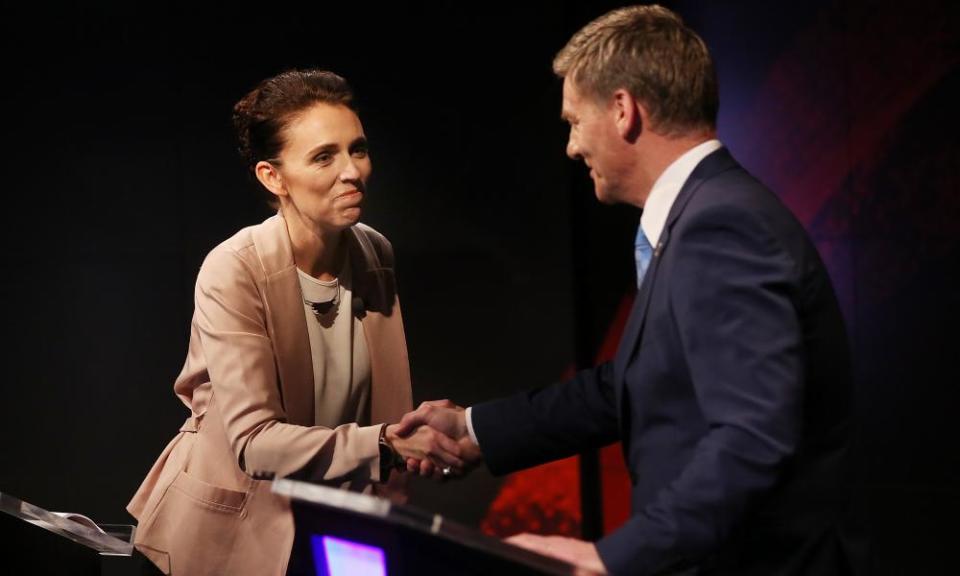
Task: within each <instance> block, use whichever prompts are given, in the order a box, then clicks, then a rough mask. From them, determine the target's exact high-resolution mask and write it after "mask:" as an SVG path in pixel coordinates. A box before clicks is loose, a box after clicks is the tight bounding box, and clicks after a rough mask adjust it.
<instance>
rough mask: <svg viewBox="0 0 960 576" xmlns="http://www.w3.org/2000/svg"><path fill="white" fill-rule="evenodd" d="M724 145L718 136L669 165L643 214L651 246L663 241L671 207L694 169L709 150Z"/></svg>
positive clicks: (641, 217) (645, 233) (654, 185)
mask: <svg viewBox="0 0 960 576" xmlns="http://www.w3.org/2000/svg"><path fill="white" fill-rule="evenodd" d="M722 147H723V144H721V143H720V141H719V140H716V139H711V140H707V141H706V142H701V143H700V144H697V145H696V146H694V147H693V148H691V149H689V150H687V151H686V152H684V153H683V154H682V155H681V156H680V157H679V158H677V159H676V160H674V161H673V163H672V164H670V165H669V166H667V169H666V170H664V171H663V173H662V174H660V177H659V178H657V181H656V182H654V183H653V188H651V189H650V195H649V196H647V202H646V203H645V204H644V206H643V214H642V215H641V216H640V228H642V229H643V233H644V235H645V236H646V237H647V240H649V241H650V245H651V246H656V245H657V242H658V241H659V240H660V233H661V232H663V227H664V226H665V225H666V223H667V216H668V215H669V214H670V208H672V207H673V202H674V201H675V200H676V199H677V195H679V194H680V189H681V188H683V185H684V183H685V182H686V181H687V178H689V177H690V174H691V173H692V172H693V169H694V168H696V167H697V164H699V163H700V161H701V160H703V159H704V158H706V157H707V156H708V155H710V153H712V152H714V151H716V150H719V149H720V148H722Z"/></svg>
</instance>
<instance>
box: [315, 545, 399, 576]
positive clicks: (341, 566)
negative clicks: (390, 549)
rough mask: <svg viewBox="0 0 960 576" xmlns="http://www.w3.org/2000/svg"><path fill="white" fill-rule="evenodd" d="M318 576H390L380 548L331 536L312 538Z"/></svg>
mask: <svg viewBox="0 0 960 576" xmlns="http://www.w3.org/2000/svg"><path fill="white" fill-rule="evenodd" d="M310 543H311V546H312V547H313V561H314V565H315V568H316V573H317V575H318V576H321V575H326V576H387V561H386V557H385V555H384V553H383V550H382V549H381V548H378V547H376V546H370V545H369V544H361V543H359V542H353V541H351V540H343V539H341V538H334V537H332V536H311V537H310Z"/></svg>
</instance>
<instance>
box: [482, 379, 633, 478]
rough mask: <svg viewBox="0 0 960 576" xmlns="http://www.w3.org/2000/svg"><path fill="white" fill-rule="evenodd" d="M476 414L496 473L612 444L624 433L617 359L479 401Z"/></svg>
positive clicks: (486, 456) (486, 457)
mask: <svg viewBox="0 0 960 576" xmlns="http://www.w3.org/2000/svg"><path fill="white" fill-rule="evenodd" d="M470 415H471V423H472V424H473V430H474V433H475V434H476V435H477V441H478V442H479V443H480V450H481V451H482V452H483V455H484V461H485V462H486V464H487V467H488V468H489V469H490V471H491V472H493V473H494V474H506V473H509V472H513V471H514V470H519V469H522V468H527V467H529V466H535V465H537V464H542V463H544V462H549V461H551V460H556V459H557V458H564V457H567V456H571V455H573V454H576V453H578V452H582V451H583V450H585V449H587V448H596V447H597V446H602V445H605V444H610V443H611V442H614V441H616V440H617V439H618V438H619V430H618V419H617V414H616V397H615V394H614V388H613V363H612V362H607V363H605V364H602V365H600V366H598V367H596V368H591V369H587V370H582V371H580V372H579V373H577V374H576V376H574V378H572V379H570V380H568V381H565V382H560V383H557V384H554V385H552V386H547V387H545V388H538V389H534V390H529V391H525V392H521V393H519V394H515V395H513V396H509V397H507V398H503V399H499V400H491V401H489V402H484V403H481V404H476V405H474V406H473V408H472V409H471V414H470Z"/></svg>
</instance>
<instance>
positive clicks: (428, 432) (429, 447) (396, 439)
mask: <svg viewBox="0 0 960 576" xmlns="http://www.w3.org/2000/svg"><path fill="white" fill-rule="evenodd" d="M398 428H399V424H390V425H389V426H387V430H386V440H387V442H388V443H389V444H390V446H392V447H393V449H394V450H395V451H396V452H397V453H398V454H399V455H400V456H402V457H403V458H404V459H406V460H407V461H408V462H409V461H410V460H416V461H419V462H430V463H432V464H433V466H434V468H435V469H436V470H437V471H439V470H441V469H443V468H446V467H449V468H450V471H451V474H456V475H459V474H461V473H462V471H463V467H464V463H463V460H462V459H461V458H460V451H461V447H460V445H459V444H458V443H457V442H456V441H454V440H451V439H450V438H449V437H447V436H446V435H445V434H443V433H441V432H437V431H436V430H434V429H433V428H431V427H429V426H420V427H419V428H417V429H416V430H414V431H413V433H411V434H409V435H407V436H406V437H401V436H399V435H398V434H397V430H398Z"/></svg>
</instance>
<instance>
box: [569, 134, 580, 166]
mask: <svg viewBox="0 0 960 576" xmlns="http://www.w3.org/2000/svg"><path fill="white" fill-rule="evenodd" d="M567 156H569V157H570V159H571V160H579V159H580V158H581V156H580V146H579V145H578V144H577V142H576V140H574V138H573V135H571V136H570V137H569V138H567Z"/></svg>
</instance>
